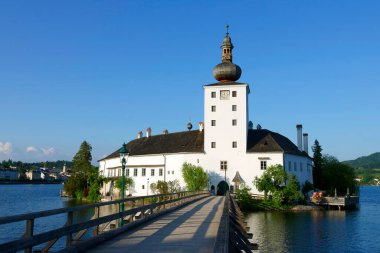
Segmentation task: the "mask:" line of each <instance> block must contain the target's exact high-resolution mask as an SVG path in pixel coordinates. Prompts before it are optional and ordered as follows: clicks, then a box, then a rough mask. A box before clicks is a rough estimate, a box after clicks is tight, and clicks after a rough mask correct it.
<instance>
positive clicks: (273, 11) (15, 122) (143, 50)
mask: <svg viewBox="0 0 380 253" xmlns="http://www.w3.org/2000/svg"><path fill="white" fill-rule="evenodd" d="M379 10H380V2H379V1H348V0H341V1H327V0H326V1H304V0H302V1H301V0H299V1H297V0H292V1H61V2H58V1H17V0H15V1H7V2H6V1H1V2H0V31H1V36H0V101H1V105H2V108H3V109H2V110H1V124H0V160H2V159H8V158H11V159H14V160H23V161H45V160H56V159H68V160H71V159H72V157H73V156H74V154H75V153H76V152H77V150H78V148H79V145H80V143H81V142H82V141H83V140H87V141H88V142H90V144H92V147H93V157H94V161H96V160H98V159H100V158H102V157H103V156H104V155H107V154H109V153H111V152H113V151H114V150H115V149H116V148H118V147H119V146H121V144H122V143H123V142H124V141H125V142H128V141H129V140H131V139H134V138H136V135H137V132H138V131H139V130H143V131H144V132H145V129H146V128H147V127H151V128H152V132H153V134H159V133H161V132H162V130H163V129H168V130H169V132H176V131H183V130H185V129H186V124H187V122H188V120H189V118H190V119H191V121H192V122H193V124H194V125H197V123H198V122H199V121H202V120H203V88H202V85H204V84H207V83H213V82H214V81H215V80H214V79H213V76H212V69H213V67H214V66H215V65H216V64H218V63H219V62H220V61H221V53H220V49H219V46H220V44H221V42H222V39H223V37H224V33H225V28H224V26H225V23H226V20H228V22H229V24H230V34H231V37H232V41H233V43H234V45H235V49H234V62H235V63H236V64H238V65H239V66H240V67H241V68H242V70H243V73H242V76H241V78H240V81H241V82H248V83H249V84H250V87H251V95H250V98H249V99H250V105H249V110H250V115H249V117H250V119H251V120H252V121H253V123H254V125H255V126H256V125H257V124H258V123H260V124H261V126H262V127H263V128H267V129H270V130H272V131H276V132H279V133H281V134H283V135H285V136H287V137H288V138H290V139H291V140H293V141H294V142H296V128H295V125H296V124H299V123H301V124H303V126H304V131H306V132H308V133H309V138H310V140H309V143H312V142H313V141H314V140H315V139H318V140H319V141H320V143H321V144H322V147H323V150H324V152H325V153H328V154H331V155H335V156H337V157H338V158H339V159H340V160H346V159H354V158H357V157H358V156H362V155H367V154H370V153H373V152H376V151H380V147H379V143H380V135H379V129H380V113H379V109H378V108H379V105H378V104H379V102H378V100H379V94H380V88H379V83H380V71H379V66H380V29H379V27H380V16H379V15H378V11H379Z"/></svg>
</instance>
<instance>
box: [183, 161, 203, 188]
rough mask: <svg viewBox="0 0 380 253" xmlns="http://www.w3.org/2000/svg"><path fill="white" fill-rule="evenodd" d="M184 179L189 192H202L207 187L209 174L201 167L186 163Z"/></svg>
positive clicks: (184, 165)
mask: <svg viewBox="0 0 380 253" xmlns="http://www.w3.org/2000/svg"><path fill="white" fill-rule="evenodd" d="M182 177H183V180H184V181H185V183H186V186H187V189H188V190H189V191H200V190H203V189H205V188H206V187H207V173H206V172H205V171H204V170H203V168H202V167H200V166H195V165H192V164H190V163H184V164H183V165H182Z"/></svg>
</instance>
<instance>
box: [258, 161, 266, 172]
mask: <svg viewBox="0 0 380 253" xmlns="http://www.w3.org/2000/svg"><path fill="white" fill-rule="evenodd" d="M260 169H261V170H266V169H267V161H260Z"/></svg>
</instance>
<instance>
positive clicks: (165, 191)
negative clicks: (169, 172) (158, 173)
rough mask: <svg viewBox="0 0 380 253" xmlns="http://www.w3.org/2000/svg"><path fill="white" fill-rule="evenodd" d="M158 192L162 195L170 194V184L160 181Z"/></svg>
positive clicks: (158, 182)
mask: <svg viewBox="0 0 380 253" xmlns="http://www.w3.org/2000/svg"><path fill="white" fill-rule="evenodd" d="M157 190H158V192H159V193H160V194H168V193H169V187H168V183H167V182H165V181H161V180H158V181H157Z"/></svg>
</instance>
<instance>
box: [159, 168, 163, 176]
mask: <svg viewBox="0 0 380 253" xmlns="http://www.w3.org/2000/svg"><path fill="white" fill-rule="evenodd" d="M163 174H164V170H163V169H159V170H158V175H159V176H160V177H162V175H163Z"/></svg>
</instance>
